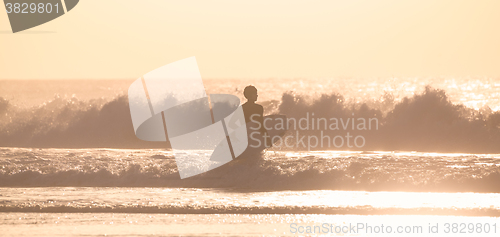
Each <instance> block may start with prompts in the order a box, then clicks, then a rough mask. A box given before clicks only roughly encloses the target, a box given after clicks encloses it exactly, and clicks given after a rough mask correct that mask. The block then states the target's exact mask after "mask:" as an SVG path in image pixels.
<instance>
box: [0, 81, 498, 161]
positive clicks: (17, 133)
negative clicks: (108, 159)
mask: <svg viewBox="0 0 500 237" xmlns="http://www.w3.org/2000/svg"><path fill="white" fill-rule="evenodd" d="M263 104H264V105H269V106H267V108H266V111H272V110H273V111H277V112H279V113H281V114H285V115H287V116H288V117H290V118H297V119H299V118H302V117H304V116H305V115H306V113H311V114H312V113H314V114H315V116H316V117H324V118H344V119H347V118H352V117H356V118H377V119H378V121H379V128H378V130H369V131H351V133H356V134H357V135H362V136H364V137H365V139H366V145H365V146H364V147H362V148H356V147H352V148H346V147H342V148H338V149H340V150H346V149H347V150H417V151H438V152H469V153H500V146H499V145H498V144H500V129H499V125H500V112H492V111H491V110H490V111H488V110H481V111H477V110H474V109H471V108H467V107H465V106H464V105H461V104H453V103H451V102H450V100H449V98H448V97H447V95H446V93H445V91H443V90H436V89H432V88H430V87H427V88H426V89H425V90H424V91H423V92H422V93H420V94H416V95H414V96H412V97H407V98H404V99H402V100H401V101H400V102H394V99H393V98H392V97H391V95H386V96H385V97H384V98H383V99H381V100H380V101H378V102H373V101H371V102H366V103H360V104H351V103H348V102H346V100H345V98H344V97H343V96H342V95H340V94H324V95H322V96H320V97H318V98H308V97H306V96H303V95H295V94H293V93H291V92H286V93H284V94H283V96H282V98H281V101H280V103H277V104H279V106H278V107H276V103H270V102H264V103H263ZM271 105H274V107H273V108H271V107H272V106H271ZM291 132H293V131H291ZM341 132H344V133H345V132H349V131H341ZM318 133H319V131H306V132H304V135H319V134H318ZM326 133H330V134H331V135H338V134H339V131H326ZM0 146H3V147H53V148H55V147H60V148H86V147H89V148H97V147H110V148H165V147H166V145H165V143H159V142H158V143H155V142H144V141H141V140H139V139H137V138H136V136H135V134H134V131H133V126H132V122H131V118H130V111H129V108H128V100H127V97H126V96H119V97H116V98H115V99H113V100H111V101H103V100H91V101H80V100H78V99H77V98H69V99H68V98H60V97H56V98H54V99H53V100H51V101H48V102H46V103H44V104H41V105H39V106H36V107H33V108H29V109H22V108H17V107H15V106H13V105H11V104H10V103H9V101H8V100H6V99H3V98H0ZM299 149H300V148H299ZM318 149H320V148H318ZM334 149H337V148H335V147H329V148H328V150H334Z"/></svg>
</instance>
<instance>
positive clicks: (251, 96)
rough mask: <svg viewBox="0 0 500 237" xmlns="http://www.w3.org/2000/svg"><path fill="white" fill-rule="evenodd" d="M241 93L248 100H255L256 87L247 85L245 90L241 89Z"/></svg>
mask: <svg viewBox="0 0 500 237" xmlns="http://www.w3.org/2000/svg"><path fill="white" fill-rule="evenodd" d="M243 95H245V98H247V100H248V101H252V102H255V101H257V97H258V95H257V88H255V86H247V87H245V90H243Z"/></svg>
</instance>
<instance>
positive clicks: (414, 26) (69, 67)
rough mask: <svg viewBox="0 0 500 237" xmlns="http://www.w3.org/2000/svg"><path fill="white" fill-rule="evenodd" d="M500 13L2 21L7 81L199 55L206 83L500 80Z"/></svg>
mask: <svg viewBox="0 0 500 237" xmlns="http://www.w3.org/2000/svg"><path fill="white" fill-rule="evenodd" d="M499 9H500V1H498V0H477V1H473V0H404V1H402V0H325V1H320V0H316V1H315V0H313V1H305V0H304V1H296V0H271V1H270V0H252V1H234V0H226V1H222V0H212V1H206V0H200V1H189V0H183V1H178V0H177V1H165V0H140V1H139V0H82V1H80V3H79V4H78V5H77V6H76V7H75V8H74V9H73V10H72V11H70V12H68V13H67V14H66V15H63V16H62V17H60V18H58V19H55V20H53V21H51V22H49V23H46V24H44V25H41V26H39V27H36V28H33V29H30V30H27V31H24V32H20V33H16V34H12V33H11V30H10V25H9V21H8V18H7V14H6V13H5V14H0V79H87V78H95V79H100V78H102V79H105V78H118V79H120V78H127V79H134V78H138V77H140V76H141V75H143V74H145V73H147V72H149V71H151V70H153V69H156V68H158V67H160V66H162V65H165V64H168V63H170V62H173V61H177V60H180V59H183V58H187V57H190V56H196V58H197V60H198V65H199V67H200V72H201V75H202V76H203V78H276V77H278V78H297V77H314V78H334V77H339V76H342V77H345V76H353V77H386V76H422V77H423V76H469V75H470V76H493V77H498V76H500V26H499V24H500V14H499V13H498V11H499ZM4 11H5V8H4V6H3V5H1V6H0V12H4Z"/></svg>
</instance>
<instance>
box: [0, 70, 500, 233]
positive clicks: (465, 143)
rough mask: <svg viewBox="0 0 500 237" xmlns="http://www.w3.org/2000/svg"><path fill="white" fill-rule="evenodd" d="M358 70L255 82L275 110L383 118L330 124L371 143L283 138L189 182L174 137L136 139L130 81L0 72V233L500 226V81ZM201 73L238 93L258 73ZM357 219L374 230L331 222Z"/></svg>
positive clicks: (211, 83)
mask: <svg viewBox="0 0 500 237" xmlns="http://www.w3.org/2000/svg"><path fill="white" fill-rule="evenodd" d="M353 80H354V79H350V78H346V79H338V80H326V81H325V80H313V79H308V80H306V79H294V80H284V79H275V80H255V81H252V82H251V84H255V85H256V86H257V88H258V89H259V103H261V104H262V105H263V106H264V108H265V113H266V114H274V113H281V114H285V115H287V116H288V117H289V118H296V119H297V120H299V119H300V118H304V117H305V116H307V114H309V116H313V113H314V116H315V118H320V117H325V118H339V119H341V118H342V119H349V118H352V119H354V118H377V120H378V124H377V125H378V129H372V130H359V129H352V127H349V126H348V128H347V129H340V130H329V131H324V132H327V135H331V136H332V137H333V136H337V135H339V136H344V135H345V134H346V133H347V132H349V133H350V134H352V135H354V136H363V137H364V139H365V141H366V144H365V145H364V146H362V147H356V146H353V147H347V146H341V147H335V146H327V147H311V146H309V147H303V146H302V147H301V146H299V145H298V143H293V141H292V143H293V144H294V145H295V146H293V147H283V146H277V145H276V144H275V146H274V147H273V148H271V149H268V150H267V151H266V152H265V153H262V154H260V155H255V157H252V158H251V159H246V160H245V159H241V160H237V161H233V162H231V163H229V164H227V165H225V166H223V167H220V168H218V169H215V170H213V171H211V172H208V173H206V174H202V175H199V176H195V177H192V178H189V179H184V180H181V179H180V178H179V174H178V172H177V167H176V164H175V158H174V157H173V155H172V152H171V151H170V149H169V147H168V145H167V144H163V143H149V142H143V141H139V140H137V139H136V138H135V135H134V133H133V130H132V124H131V121H130V114H129V110H128V101H127V97H126V95H125V91H126V89H127V88H128V86H129V85H130V83H131V82H132V80H108V81H97V80H88V81H73V82H69V81H64V82H63V81H29V82H27V81H0V97H1V98H0V225H1V229H2V234H1V235H2V236H22V235H24V236H103V235H109V236H141V235H142V236H150V235H158V236H179V235H192V236H215V235H217V236H219V235H229V236H244V235H246V236H255V235H276V236H283V235H288V236H296V235H309V234H311V235H348V236H360V235H361V236H364V235H369V236H370V235H373V234H382V233H380V232H377V229H371V232H367V231H366V230H367V228H366V227H367V226H370V225H371V226H372V227H376V226H379V225H382V224H384V225H385V226H386V228H384V230H385V231H387V226H391V229H392V227H394V230H396V229H397V227H399V226H401V227H403V228H402V230H405V229H406V228H405V227H408V228H410V226H411V228H413V227H414V226H422V231H421V232H418V228H417V232H418V233H415V232H414V231H413V230H412V231H410V232H406V233H405V234H412V235H418V236H422V235H424V236H425V235H427V236H436V235H437V234H433V233H432V231H431V229H432V228H431V227H433V226H435V225H439V231H440V232H439V233H440V234H446V235H450V236H453V234H460V233H463V234H464V235H477V234H478V233H479V231H481V235H487V236H495V234H496V235H498V233H499V232H500V229H499V228H500V219H499V218H498V217H499V216H500V186H499V185H498V184H499V183H500V146H499V145H498V144H500V129H499V125H500V115H499V112H498V110H499V109H500V100H499V99H498V98H500V97H499V96H500V80H498V79H491V78H458V79H454V78H437V79H436V78H433V79H422V78H420V79H413V78H407V79H398V78H391V79H384V80H382V79H373V80H365V81H363V82H362V83H361V82H359V81H357V82H352V81H353ZM271 81H272V83H271ZM205 84H206V88H207V92H208V93H230V94H235V95H238V96H239V97H240V98H242V95H241V94H242V89H243V88H244V86H245V85H247V84H249V82H248V81H244V80H228V81H221V80H207V81H206V82H205ZM426 86H430V87H426ZM242 99H243V98H242ZM351 121H352V120H351ZM296 132H300V133H301V136H305V139H306V140H307V139H308V137H311V136H320V135H319V133H320V131H319V130H318V129H316V130H315V129H308V130H306V131H303V130H300V131H298V129H293V128H292V129H291V130H290V133H289V134H290V135H294V134H296ZM291 140H295V138H292V139H291ZM198 152H204V151H190V152H187V153H186V156H188V157H189V156H196V154H197V153H198ZM453 223H457V225H458V226H457V227H456V229H453V226H452V224H453ZM323 224H328V226H330V227H331V225H333V227H331V228H322V227H324V226H323ZM446 224H448V225H449V226H448V227H449V231H448V232H445V230H446ZM461 224H464V225H463V226H461ZM349 225H355V226H356V228H357V227H361V226H362V227H364V228H363V229H359V228H357V229H356V231H355V232H352V231H350V232H342V231H341V232H336V233H333V230H335V227H340V228H341V227H343V226H349ZM315 226H316V227H318V228H316V229H314V227H315ZM309 227H311V228H312V230H315V231H314V232H307V230H308V228H309ZM325 227H326V226H325ZM332 228H333V229H332ZM411 228H410V229H411ZM486 228H488V232H486ZM310 230H311V229H310ZM326 230H330V232H325V231H326ZM340 230H342V228H341V229H340ZM378 230H379V231H380V228H379V229H378ZM461 231H464V232H461ZM400 234H401V233H400Z"/></svg>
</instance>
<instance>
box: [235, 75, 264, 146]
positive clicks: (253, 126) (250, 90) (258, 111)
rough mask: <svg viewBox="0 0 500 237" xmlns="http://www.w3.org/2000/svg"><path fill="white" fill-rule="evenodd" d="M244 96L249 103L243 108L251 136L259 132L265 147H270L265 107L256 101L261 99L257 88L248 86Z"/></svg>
mask: <svg viewBox="0 0 500 237" xmlns="http://www.w3.org/2000/svg"><path fill="white" fill-rule="evenodd" d="M243 95H244V96H245V98H246V99H247V102H246V103H244V104H243V105H242V106H241V107H242V108H243V114H244V115H245V122H246V124H247V128H249V135H250V136H251V133H255V132H256V131H259V132H260V136H262V137H263V138H264V145H265V146H266V147H270V146H271V141H270V137H269V135H268V133H267V130H266V129H265V128H264V119H263V118H264V107H262V105H259V104H256V103H255V101H257V97H259V95H258V94H257V88H255V86H252V85H250V86H247V87H245V89H244V90H243Z"/></svg>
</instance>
